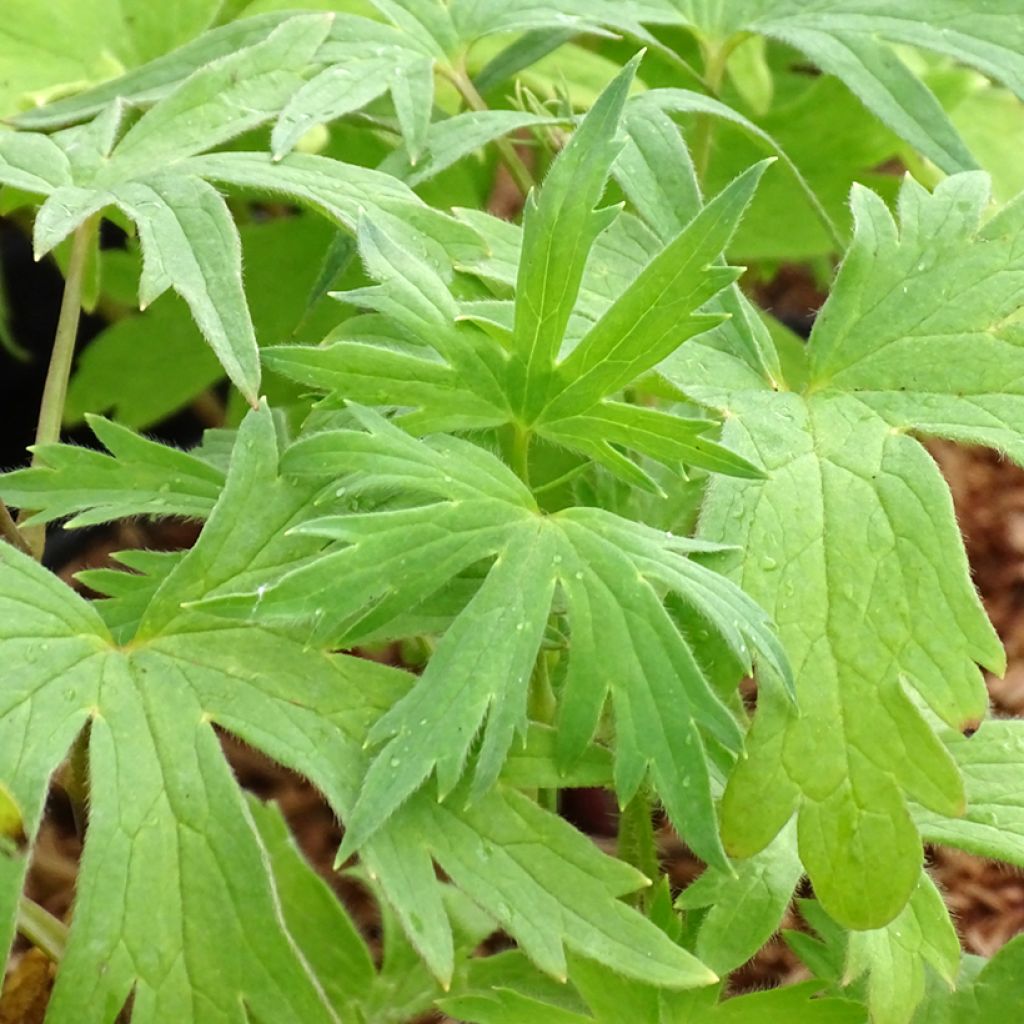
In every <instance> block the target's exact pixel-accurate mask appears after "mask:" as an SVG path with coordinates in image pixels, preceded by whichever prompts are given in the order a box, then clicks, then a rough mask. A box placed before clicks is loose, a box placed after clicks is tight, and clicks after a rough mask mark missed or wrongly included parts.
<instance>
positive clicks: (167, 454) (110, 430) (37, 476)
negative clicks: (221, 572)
mask: <svg viewBox="0 0 1024 1024" xmlns="http://www.w3.org/2000/svg"><path fill="white" fill-rule="evenodd" d="M86 418H87V420H88V422H89V426H90V427H91V428H92V431H93V433H94V434H95V435H96V437H97V438H98V439H99V440H100V441H101V442H102V443H103V445H104V446H105V447H106V448H107V450H108V451H109V452H110V454H109V455H105V454H103V453H101V452H97V451H93V450H91V449H89V448H81V447H77V446H73V445H63V444H50V445H43V446H42V447H41V448H38V449H36V450H35V451H36V455H37V462H36V464H35V465H34V466H33V467H32V468H31V469H18V470H14V471H13V472H10V473H4V474H2V475H0V493H2V494H3V496H4V500H5V501H6V502H7V503H8V504H11V505H14V506H15V507H16V508H23V509H30V510H33V514H32V517H31V519H29V520H27V521H28V522H29V523H48V522H50V521H52V520H54V519H60V518H61V517H63V516H68V515H70V516H72V517H73V518H72V519H71V520H70V521H69V522H68V524H67V525H68V526H69V527H76V526H90V525H92V524H94V523H104V522H109V521H110V520H113V519H121V518H123V517H125V516H134V515H178V516H187V517H189V518H196V519H205V518H206V517H207V516H208V515H209V514H210V510H211V509H212V508H213V506H214V504H215V503H216V501H217V498H218V496H219V495H220V492H221V489H222V487H223V486H224V474H223V473H222V472H221V471H220V470H219V469H217V468H216V467H214V466H211V465H210V464H209V463H207V462H204V461H203V460H202V459H199V458H196V457H195V456H194V455H189V454H187V453H186V452H182V451H179V450H178V449H176V448H169V447H168V446H167V445H163V444H159V443H157V442H156V441H150V440H148V439H146V438H144V437H140V436H139V435H138V434H135V433H133V432H132V431H131V430H128V429H127V428H126V427H121V426H118V425H117V424H116V423H111V422H110V421H109V420H105V419H103V418H102V417H99V416H89V417H86Z"/></svg>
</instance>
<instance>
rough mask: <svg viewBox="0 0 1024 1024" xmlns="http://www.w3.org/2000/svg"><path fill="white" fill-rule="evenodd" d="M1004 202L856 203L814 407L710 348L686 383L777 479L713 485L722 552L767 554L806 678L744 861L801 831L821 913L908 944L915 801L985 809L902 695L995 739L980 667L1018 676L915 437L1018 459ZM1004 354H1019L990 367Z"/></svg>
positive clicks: (772, 725)
mask: <svg viewBox="0 0 1024 1024" xmlns="http://www.w3.org/2000/svg"><path fill="white" fill-rule="evenodd" d="M985 195H986V193H985V191H984V187H983V183H982V182H981V181H979V179H978V177H977V176H974V175H966V176H958V177H955V178H952V179H949V180H948V181H947V182H946V183H944V184H943V185H941V186H940V187H939V188H938V189H937V190H936V193H935V194H934V195H933V196H928V195H927V194H925V193H923V192H922V190H921V189H920V188H919V187H918V186H916V185H914V184H912V183H907V184H906V185H905V186H904V190H903V193H902V197H901V202H900V207H901V226H900V228H899V229H898V228H897V226H896V224H895V222H894V221H893V220H892V218H891V216H890V215H889V214H888V212H887V211H885V209H884V206H883V205H882V204H881V203H880V202H879V201H878V200H876V199H872V198H870V197H869V196H868V195H867V194H865V193H863V192H859V193H858V194H857V199H856V212H857V217H858V222H857V231H856V235H855V239H854V242H853V245H852V247H851V249H850V252H849V253H848V255H847V257H846V260H845V261H844V263H843V266H842V269H841V271H840V273H839V276H838V279H837V281H836V284H835V287H834V289H833V292H832V296H831V297H830V299H829V302H828V303H827V305H826V307H825V309H824V310H823V312H822V315H821V316H820V317H819V319H818V322H817V324H816V326H815V330H814V333H813V335H812V338H811V341H810V358H811V374H810V380H809V383H808V384H807V385H806V387H805V388H804V389H803V392H802V393H793V392H778V391H775V390H773V387H772V383H771V382H770V381H769V380H765V379H764V377H763V375H761V380H760V382H759V381H758V376H759V375H758V374H748V375H747V376H746V377H743V378H734V380H735V381H736V383H735V384H734V385H733V386H730V384H729V381H728V378H727V377H723V376H722V375H721V374H720V372H719V371H718V367H719V365H720V363H719V361H718V360H717V359H716V358H710V357H711V356H713V355H714V353H713V352H712V350H711V349H704V350H703V351H701V348H702V346H701V344H700V343H699V342H694V343H691V346H687V347H684V349H682V350H681V352H680V353H679V354H678V355H677V356H676V357H675V358H674V360H673V361H671V362H670V363H669V364H667V365H666V369H667V372H668V374H669V376H670V378H671V379H672V380H674V381H675V382H676V383H678V384H679V386H681V387H682V388H683V389H684V390H686V391H688V392H689V393H690V394H692V395H693V396H694V397H696V398H698V399H700V400H703V401H706V402H709V403H710V404H712V405H714V406H716V407H719V408H721V409H723V410H726V415H727V420H726V429H725V435H724V439H725V441H726V443H731V445H732V446H733V447H736V448H737V450H738V451H739V452H740V454H745V455H747V457H750V458H754V457H755V455H756V456H757V457H759V458H760V459H761V460H762V462H763V465H764V467H765V469H766V470H767V471H768V472H769V473H770V477H771V478H770V480H768V481H767V482H764V483H740V482H738V481H728V482H727V481H726V480H725V478H718V479H716V480H714V481H713V482H712V485H711V488H710V490H709V497H708V503H707V506H706V508H705V511H704V518H703V521H702V533H703V535H704V536H706V537H708V538H709V539H714V540H719V541H723V542H730V543H735V544H738V545H740V546H742V548H743V549H744V550H745V551H747V552H749V554H748V555H736V556H726V557H725V558H724V560H723V562H722V563H721V564H722V565H723V566H728V567H729V568H730V569H731V571H732V572H733V574H734V578H736V579H737V580H739V581H742V584H743V586H744V589H745V590H747V592H748V593H750V594H751V595H752V596H753V597H754V598H755V599H756V600H758V601H759V602H760V603H761V604H762V605H763V606H764V607H765V608H767V609H768V610H769V611H770V612H771V613H772V614H773V616H774V618H775V620H776V622H777V623H778V625H779V629H780V634H781V636H782V639H783V642H784V644H785V646H786V649H787V652H788V654H789V656H790V659H791V660H792V662H793V664H794V665H796V666H797V667H798V671H797V703H798V707H799V714H798V715H797V714H795V713H794V711H793V710H792V709H790V708H788V707H787V705H786V704H785V702H784V701H782V700H781V698H779V697H777V696H776V695H773V694H772V693H770V692H762V694H761V699H760V702H759V708H758V714H757V717H756V719H755V722H754V727H753V731H752V733H751V736H750V740H749V744H748V746H749V754H750V756H749V758H748V759H747V760H745V761H743V762H741V763H740V764H739V766H738V767H737V770H736V772H735V773H734V775H733V777H732V779H731V781H730V784H729V787H728V789H727V790H726V794H725V799H724V804H723V815H724V826H723V829H724V834H725V836H726V841H727V848H728V849H730V850H731V851H733V852H735V853H737V854H744V855H748V854H751V853H753V852H755V851H757V850H758V849H761V848H762V847H763V846H764V845H765V844H766V843H767V842H768V841H769V840H770V838H771V837H772V836H773V835H774V834H775V833H776V832H777V831H778V829H779V828H780V827H781V826H782V824H783V823H784V822H785V821H786V820H787V819H788V818H789V816H790V815H791V814H792V813H793V812H794V811H797V812H798V813H799V840H800V853H801V859H802V860H803V863H804V864H805V866H806V867H807V870H808V872H809V874H810V876H811V879H812V881H813V882H814V885H815V890H816V892H817V895H818V897H819V898H820V899H821V901H822V903H823V904H824V906H825V907H826V908H827V909H828V910H829V912H830V913H831V914H832V915H833V916H834V917H836V918H837V919H838V920H840V921H841V922H842V923H844V924H846V925H849V926H855V927H858V928H866V927H868V928H877V927H881V926H883V925H885V924H887V923H888V922H889V921H891V920H892V919H893V918H894V917H895V916H896V915H897V914H898V913H899V912H900V911H901V910H902V908H903V906H904V905H905V904H906V902H907V900H908V899H909V898H910V895H911V892H912V891H913V889H914V886H915V885H916V884H917V880H918V875H919V868H920V861H921V840H920V837H919V835H918V830H917V827H916V826H915V824H914V821H913V819H912V817H911V815H910V813H909V809H908V805H907V800H908V799H910V800H912V801H913V802H914V803H915V804H918V805H921V806H923V807H925V808H927V809H928V810H929V811H931V812H932V814H933V815H937V816H940V817H950V818H956V817H959V816H960V815H962V814H963V813H964V810H965V795H964V788H963V781H962V779H961V777H960V772H959V770H958V769H957V767H956V765H955V763H954V761H953V760H952V759H951V757H950V755H949V753H948V752H947V751H946V749H945V748H944V747H943V745H942V744H941V743H940V741H939V738H938V737H937V736H936V734H935V732H934V731H933V729H932V727H931V725H930V724H929V722H928V721H927V720H926V719H925V718H923V717H922V715H921V713H920V711H919V710H918V709H917V708H916V707H915V705H914V703H913V702H912V701H911V699H910V698H909V697H908V695H907V694H906V693H905V692H904V689H903V688H904V687H905V686H909V687H911V688H913V689H914V690H915V691H916V692H917V694H918V695H919V696H920V698H921V699H922V700H923V701H924V702H925V703H926V704H928V705H929V707H930V708H931V710H932V711H933V712H934V713H935V714H936V715H938V716H939V717H940V718H941V719H943V720H944V721H945V722H946V723H948V725H949V726H951V727H953V728H955V729H965V728H974V727H976V725H977V723H978V721H979V720H980V718H981V717H982V716H983V715H984V713H985V710H986V704H987V700H986V695H985V689H984V686H983V684H982V680H981V676H980V673H979V671H978V668H977V665H978V664H981V665H984V666H986V667H989V668H991V669H993V670H996V671H998V670H999V669H1000V668H1001V667H1002V665H1003V652H1002V650H1001V647H1000V645H999V643H998V641H997V639H996V637H995V634H994V632H993V630H992V627H991V626H990V624H989V623H988V620H987V619H986V617H985V615H984V612H983V611H982V609H981V606H980V603H979V601H978V599H977V596H976V594H975V593H974V589H973V587H972V585H971V582H970V578H969V575H968V571H967V564H966V558H965V557H964V554H963V549H962V544H961V542H960V539H959V535H958V531H957V529H956V523H955V520H954V518H953V514H952V507H951V503H950V500H949V496H948V492H947V491H946V488H945V485H944V484H943V482H942V480H941V478H940V476H939V474H938V472H937V470H936V469H935V466H934V463H933V461H932V460H931V458H930V457H929V456H928V454H927V453H926V452H925V450H924V449H923V448H922V447H921V446H920V444H919V443H918V442H917V441H915V440H913V439H912V438H911V437H909V436H908V433H907V431H909V430H915V431H921V432H924V433H937V434H942V435H945V436H950V437H953V438H955V439H961V440H973V441H982V442H986V443H989V444H996V445H998V446H1000V447H1003V448H1006V449H1009V450H1011V451H1012V450H1015V448H1014V446H1015V445H1016V439H1017V437H1018V436H1019V435H1018V431H1019V422H1020V420H1019V415H1018V414H1017V411H1016V410H1017V403H1018V402H1019V401H1020V400H1019V398H1018V397H1017V395H1016V393H1015V392H1016V390H1017V380H1018V370H1017V369H1016V367H1015V364H1014V362H1013V352H1014V351H1015V348H1016V345H1015V339H1016V338H1017V334H1016V327H1015V325H1014V324H1013V322H1012V319H1013V318H1012V310H1013V307H1014V305H1015V303H1016V298H1015V297H1016V295H1017V292H1018V284H1017V278H1018V276H1019V273H1020V271H1019V270H1018V268H1017V264H1018V263H1019V260H1020V255H1019V246H1018V245H1017V237H1018V228H1017V225H1018V223H1019V220H1020V218H1019V214H1018V211H1017V208H1016V207H1011V208H1009V209H1008V210H1007V211H1006V212H1005V213H1004V214H1002V215H1001V216H999V217H997V218H996V219H994V220H992V221H990V222H989V224H988V225H986V226H985V227H984V228H980V229H979V227H978V217H979V214H980V209H981V205H982V203H983V202H984V197H985ZM883 267H884V269H883ZM947 272H948V274H949V276H948V277H947V276H946V275H947ZM947 281H948V284H947ZM951 295H956V299H955V301H953V302H951V301H950V298H951ZM1007 317H1009V319H1010V322H1006V320H1007ZM985 345H991V346H993V353H995V352H998V353H999V355H998V356H995V355H994V354H993V357H992V358H991V359H990V358H988V357H986V358H985V359H981V358H979V351H978V348H979V346H985ZM728 348H729V346H728V344H725V345H723V349H722V351H723V352H725V351H728ZM733 351H735V350H733ZM911 353H913V369H911V362H910V359H911ZM1004 353H1005V354H1004ZM901 360H902V362H901ZM984 395H991V397H990V398H986V397H983V396H984ZM975 396H979V397H977V398H976V397H975ZM979 401H980V402H981V403H982V408H983V409H984V415H982V413H981V412H980V411H979V406H978V403H979Z"/></svg>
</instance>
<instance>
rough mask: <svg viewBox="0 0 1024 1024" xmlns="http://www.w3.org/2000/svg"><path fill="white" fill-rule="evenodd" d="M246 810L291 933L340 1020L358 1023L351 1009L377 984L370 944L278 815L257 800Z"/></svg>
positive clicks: (282, 818) (251, 800) (364, 999)
mask: <svg viewBox="0 0 1024 1024" xmlns="http://www.w3.org/2000/svg"><path fill="white" fill-rule="evenodd" d="M248 805H249V813H250V814H251V815H252V819H253V824H254V825H255V826H256V830H257V831H258V832H259V836H260V839H261V841H262V843H263V845H264V847H265V848H266V851H267V857H268V859H269V862H270V869H271V872H272V875H273V878H274V882H275V884H276V886H277V891H278V894H279V896H280V900H281V910H282V913H283V915H284V919H285V922H286V923H287V925H288V928H289V930H290V931H291V933H292V935H293V936H295V941H296V943H297V945H298V947H299V949H300V950H301V951H302V955H303V956H304V957H305V958H306V960H307V961H308V963H309V966H310V968H311V969H312V971H313V973H314V974H315V976H316V978H317V980H318V981H319V982H320V984H321V985H322V986H323V989H324V992H325V994H326V995H327V998H328V999H329V1000H330V1004H331V1006H332V1007H333V1008H334V1009H335V1010H336V1011H337V1012H338V1015H339V1017H340V1019H341V1020H343V1021H356V1020H358V1019H359V1018H357V1017H356V1016H355V1015H354V1012H353V1010H352V1006H351V1004H353V1003H361V1002H365V1001H366V1000H367V999H368V998H369V996H370V994H371V992H372V989H373V986H374V983H375V981H376V970H375V968H374V963H373V960H372V958H371V957H370V951H369V949H367V947H366V943H365V942H364V941H363V938H362V936H361V935H360V934H359V930H358V929H357V928H356V926H355V924H354V922H353V921H352V919H351V918H350V917H349V916H348V914H347V913H346V912H345V909H344V907H343V906H342V904H341V901H340V900H339V899H338V897H337V895H336V894H335V893H334V891H333V890H332V889H331V888H330V886H329V885H328V884H327V883H326V882H325V881H324V880H323V879H322V878H320V877H319V876H318V875H317V874H316V872H315V871H314V870H313V869H312V868H311V867H310V865H309V864H308V863H307V862H306V860H305V858H304V857H303V856H302V853H301V852H300V851H299V849H298V847H297V846H296V844H295V840H294V838H293V837H292V836H291V834H290V833H289V831H288V824H287V822H286V821H285V820H284V816H283V815H282V814H281V812H280V810H279V809H278V808H277V807H276V806H275V805H273V804H263V803H260V802H259V801H258V800H256V799H255V798H254V797H249V800H248Z"/></svg>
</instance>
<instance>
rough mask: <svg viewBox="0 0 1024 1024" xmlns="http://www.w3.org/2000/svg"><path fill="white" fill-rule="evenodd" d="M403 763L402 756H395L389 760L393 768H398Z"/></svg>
mask: <svg viewBox="0 0 1024 1024" xmlns="http://www.w3.org/2000/svg"><path fill="white" fill-rule="evenodd" d="M401 763H402V759H401V758H400V757H393V758H391V760H390V761H389V762H388V764H390V765H391V767H392V768H397V767H398V766H399V765H400V764H401Z"/></svg>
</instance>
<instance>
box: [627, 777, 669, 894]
mask: <svg viewBox="0 0 1024 1024" xmlns="http://www.w3.org/2000/svg"><path fill="white" fill-rule="evenodd" d="M618 846H619V849H618V854H619V859H620V860H624V861H625V862H626V863H627V864H632V865H633V867H635V868H636V869H637V870H638V871H640V872H641V873H643V874H644V875H646V877H647V878H649V879H650V880H651V882H654V881H655V880H656V879H657V877H658V875H659V874H661V865H660V863H659V861H658V846H657V843H656V842H655V839H654V822H653V820H652V817H651V798H650V796H649V795H648V793H647V790H646V789H645V788H643V787H641V788H640V790H639V791H638V792H637V794H636V796H634V797H633V799H632V800H630V801H629V803H628V804H626V806H625V807H623V809H622V813H621V814H620V815H619V843H618ZM639 898H640V901H641V902H643V897H642V896H641V897H639Z"/></svg>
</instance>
